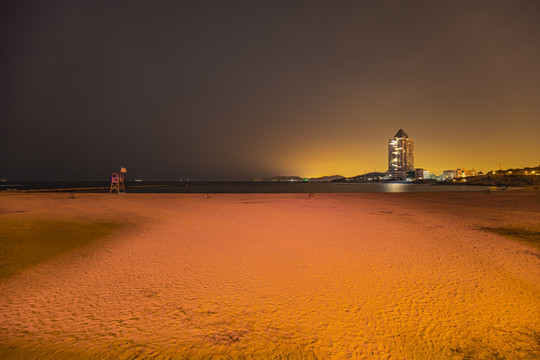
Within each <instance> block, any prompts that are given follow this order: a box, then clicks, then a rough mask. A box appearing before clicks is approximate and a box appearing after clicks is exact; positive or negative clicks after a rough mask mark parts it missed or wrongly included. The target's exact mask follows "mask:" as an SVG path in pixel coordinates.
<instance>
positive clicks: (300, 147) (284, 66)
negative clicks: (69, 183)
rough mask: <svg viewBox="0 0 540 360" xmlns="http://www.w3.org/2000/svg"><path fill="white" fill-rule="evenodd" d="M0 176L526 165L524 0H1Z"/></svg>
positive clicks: (537, 62)
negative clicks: (391, 146) (401, 157)
mask: <svg viewBox="0 0 540 360" xmlns="http://www.w3.org/2000/svg"><path fill="white" fill-rule="evenodd" d="M0 27H1V35H0V36H1V38H0V43H1V49H2V55H1V57H0V61H1V62H0V71H1V82H0V92H1V94H0V96H1V98H0V99H1V100H0V101H1V104H0V109H1V110H0V112H1V113H0V178H5V179H18V180H54V179H66V180H85V179H86V180H99V179H108V176H109V173H110V172H112V171H117V170H119V168H120V166H125V167H126V168H127V169H128V178H131V179H137V178H141V179H163V180H165V179H170V180H176V179H196V180H212V179H213V180H235V179H247V180H249V179H256V178H261V177H265V176H272V175H299V176H304V177H311V176H322V175H332V174H341V175H344V176H353V175H357V174H360V173H363V172H367V171H386V170H387V142H388V139H389V138H391V137H392V136H393V135H394V134H395V133H396V132H397V131H398V130H399V129H400V128H403V130H405V132H407V134H408V135H409V136H410V137H411V138H413V139H414V141H415V166H416V167H423V168H425V169H428V170H430V171H431V172H435V173H441V172H442V171H443V170H445V169H455V168H458V167H466V168H475V169H476V170H477V171H478V170H482V171H487V170H490V169H494V170H495V169H498V167H499V162H501V163H502V167H503V168H510V167H523V166H538V165H540V145H539V144H540V141H539V140H538V139H539V135H540V1H537V0H531V1H519V0H508V1H494V0H489V1H474V0H467V1H454V0H453V1H405V0H404V1H379V0H373V1H330V0H328V1H292V0H290V1H255V0H250V1H204V0H199V1H180V0H179V1H88V0H85V1H81V0H66V1H43V0H37V1H24V0H17V1H3V2H2V4H1V5H0Z"/></svg>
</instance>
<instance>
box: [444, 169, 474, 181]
mask: <svg viewBox="0 0 540 360" xmlns="http://www.w3.org/2000/svg"><path fill="white" fill-rule="evenodd" d="M469 176H476V171H474V169H472V170H467V169H464V168H461V169H456V170H444V171H443V180H448V179H455V178H464V177H469Z"/></svg>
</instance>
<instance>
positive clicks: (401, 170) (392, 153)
mask: <svg viewBox="0 0 540 360" xmlns="http://www.w3.org/2000/svg"><path fill="white" fill-rule="evenodd" d="M407 171H414V141H413V140H412V139H411V138H409V136H408V135H407V134H406V133H405V131H403V130H402V129H399V131H398V132H397V133H396V135H394V137H393V138H392V139H390V140H388V175H389V176H390V177H392V178H395V179H400V178H405V176H406V173H407Z"/></svg>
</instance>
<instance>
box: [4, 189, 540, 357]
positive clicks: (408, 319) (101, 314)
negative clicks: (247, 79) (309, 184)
mask: <svg viewBox="0 0 540 360" xmlns="http://www.w3.org/2000/svg"><path fill="white" fill-rule="evenodd" d="M0 219H9V220H10V221H11V220H13V221H15V220H17V219H19V220H21V219H22V220H24V221H41V222H43V221H66V222H69V223H74V222H84V223H85V224H88V223H91V222H96V223H108V222H110V223H122V224H124V225H123V226H121V227H119V228H118V229H117V230H115V231H113V232H112V233H110V234H108V235H105V236H104V237H101V238H100V239H97V240H93V241H91V242H87V243H84V244H83V245H80V246H77V247H73V248H70V249H67V250H65V251H62V252H60V253H58V254H57V255H56V256H52V257H48V258H47V259H45V260H43V261H41V262H39V263H37V264H35V265H32V266H30V267H28V268H25V269H24V271H19V272H18V273H16V274H15V275H12V276H9V277H7V278H4V279H1V280H0V357H1V358H4V359H5V358H8V359H9V358H24V359H33V358H36V359H43V358H45V359H48V358H51V359H58V358H60V359H64V358H66V359H68V358H83V359H85V358H88V359H95V358H100V359H117V358H118V359H134V358H142V359H147V358H155V359H170V358H173V359H183V358H189V359H199V358H201V359H203V358H204V359H210V358H212V359H229V358H233V359H237V358H238V359H241V358H260V359H292V358H299V359H310V358H319V359H538V358H540V250H539V249H538V248H535V247H534V246H531V245H528V244H526V243H522V242H519V241H517V240H513V239H512V238H509V237H506V236H503V235H499V234H496V233H492V232H487V231H484V230H481V228H482V227H502V226H507V227H523V228H527V229H529V228H532V229H538V228H540V192H539V191H534V190H531V191H501V192H492V193H491V194H486V193H457V192H456V193H418V194H414V193H408V194H315V195H314V196H313V197H308V195H307V194H215V195H214V194H211V195H210V196H209V198H206V196H205V195H202V194H126V195H120V196H114V195H108V194H76V195H75V198H71V197H70V196H69V195H67V194H1V195H0ZM0 235H1V232H0ZM35 236H36V237H39V236H40V234H39V233H36V234H35ZM58 236H61V234H59V235H58ZM69 236H73V237H76V234H75V235H73V234H71V235H69Z"/></svg>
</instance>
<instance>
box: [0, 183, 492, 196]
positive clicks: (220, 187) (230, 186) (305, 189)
mask: <svg viewBox="0 0 540 360" xmlns="http://www.w3.org/2000/svg"><path fill="white" fill-rule="evenodd" d="M109 186H110V183H108V182H96V181H79V182H65V181H64V182H61V181H51V182H11V183H10V182H3V183H0V191H2V192H3V191H14V190H17V191H21V190H37V189H44V190H45V189H65V190H66V191H76V192H92V193H102V192H108V191H109V190H108V189H109ZM126 188H127V190H126V191H127V192H128V193H211V194H215V193H228V194H234V193H380V192H437V191H485V190H486V189H488V188H489V187H487V186H462V185H458V186H456V185H431V184H409V183H315V182H310V183H308V182H265V181H209V182H195V181H194V182H178V181H144V182H133V181H127V182H126Z"/></svg>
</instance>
